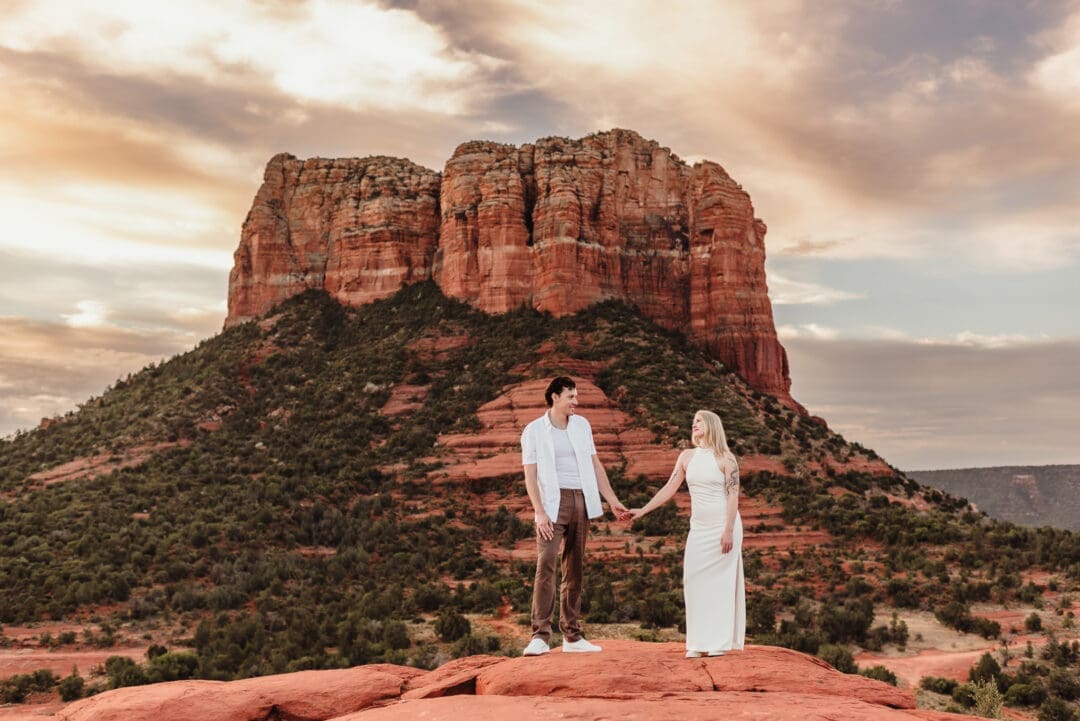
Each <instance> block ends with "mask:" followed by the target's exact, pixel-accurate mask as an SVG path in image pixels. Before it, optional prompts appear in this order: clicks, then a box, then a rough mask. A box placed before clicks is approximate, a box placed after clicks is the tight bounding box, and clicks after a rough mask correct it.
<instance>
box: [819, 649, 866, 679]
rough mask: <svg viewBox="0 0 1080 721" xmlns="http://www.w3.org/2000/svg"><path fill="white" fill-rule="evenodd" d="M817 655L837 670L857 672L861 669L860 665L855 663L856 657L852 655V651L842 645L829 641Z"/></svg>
mask: <svg viewBox="0 0 1080 721" xmlns="http://www.w3.org/2000/svg"><path fill="white" fill-rule="evenodd" d="M817 656H818V658H820V659H821V660H822V661H824V662H825V663H827V664H829V665H830V666H832V667H833V668H835V669H836V670H837V671H842V672H843V673H856V672H858V670H859V667H858V666H856V665H855V657H854V656H852V655H851V651H848V650H847V649H846V648H843V647H842V646H837V645H835V644H831V643H827V644H825V645H823V646H822V647H821V648H819V649H818V652H817Z"/></svg>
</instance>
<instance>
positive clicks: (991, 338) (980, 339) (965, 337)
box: [919, 330, 1046, 348]
mask: <svg viewBox="0 0 1080 721" xmlns="http://www.w3.org/2000/svg"><path fill="white" fill-rule="evenodd" d="M1040 342H1043V343H1045V342H1046V339H1045V338H1043V339H1040V340H1035V339H1032V338H1028V337H1027V336H1026V335H1021V334H1019V333H996V334H991V335H986V334H983V333H974V332H972V331H969V330H965V331H961V332H959V333H957V334H955V335H954V336H952V337H951V338H947V339H940V338H924V339H922V340H920V341H919V343H921V344H922V345H939V346H959V347H965V348H1010V347H1015V346H1022V345H1030V344H1032V343H1040Z"/></svg>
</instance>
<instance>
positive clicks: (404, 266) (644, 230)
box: [225, 130, 802, 410]
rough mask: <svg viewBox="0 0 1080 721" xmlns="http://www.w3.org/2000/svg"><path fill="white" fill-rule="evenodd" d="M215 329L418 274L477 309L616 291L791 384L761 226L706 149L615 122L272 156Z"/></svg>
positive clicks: (548, 303)
mask: <svg viewBox="0 0 1080 721" xmlns="http://www.w3.org/2000/svg"><path fill="white" fill-rule="evenodd" d="M234 257H235V264H234V266H233V270H232V273H231V274H230V276H229V314H228V317H227V318H226V321H225V325H226V326H232V325H235V324H237V323H240V322H243V321H246V320H250V319H252V318H255V317H258V316H260V315H262V314H264V313H266V312H267V311H268V310H270V308H271V307H273V306H274V305H275V304H276V303H279V302H281V301H282V300H285V299H286V298H288V297H290V296H292V295H295V294H296V293H299V292H302V291H304V290H306V289H308V288H321V289H324V290H326V291H328V292H329V293H330V294H331V295H332V296H333V297H335V298H337V299H338V300H339V301H340V302H342V303H344V304H346V305H352V306H356V305H362V304H364V303H367V302H370V301H372V300H376V299H378V298H382V297H385V296H387V295H390V294H392V293H393V292H394V291H396V290H397V289H398V288H400V287H401V286H402V285H403V284H406V283H410V282H414V281H418V280H424V279H427V278H429V277H430V278H433V279H434V280H435V282H436V283H437V284H438V285H439V287H440V288H442V290H443V292H444V293H446V295H448V296H450V297H453V298H460V299H462V300H465V301H467V302H468V303H470V304H472V305H473V306H475V307H476V308H478V309H480V310H483V311H485V312H488V313H503V312H506V311H508V310H511V309H513V308H516V307H518V306H520V305H522V304H524V305H527V306H531V307H533V308H536V309H538V310H543V311H549V312H551V313H552V314H554V315H557V316H561V315H566V314H571V313H575V312H577V311H580V310H582V309H584V308H587V307H588V306H590V305H592V304H593V303H597V302H599V301H602V300H606V299H617V300H621V301H625V302H626V303H628V304H630V305H634V306H637V307H638V308H639V309H640V310H641V312H642V313H643V314H644V315H645V316H647V317H648V318H651V319H652V320H654V321H656V322H657V323H659V324H660V325H662V326H664V327H665V328H668V329H671V330H677V331H680V332H683V333H686V334H687V336H689V337H690V338H691V339H692V340H694V341H696V342H697V343H699V344H700V345H702V346H703V347H705V348H706V349H707V350H708V351H709V352H710V353H711V354H712V355H713V356H714V357H715V358H717V359H719V360H720V361H722V362H723V363H725V364H726V365H727V366H728V367H730V368H732V369H733V370H734V371H735V372H737V373H738V374H739V375H740V376H742V377H743V378H744V379H745V380H746V381H747V382H748V383H750V385H752V386H753V387H755V388H757V389H758V390H761V391H764V392H766V393H769V394H771V395H774V396H776V397H778V398H779V399H781V400H782V401H784V402H785V403H787V404H789V405H791V406H792V407H795V408H798V409H799V410H802V409H801V407H800V406H798V404H797V403H795V402H794V401H793V400H792V398H791V395H790V388H791V379H790V375H789V372H788V363H787V355H786V353H785V352H784V348H783V347H782V346H781V345H780V342H779V340H778V339H777V337H776V329H775V326H774V323H773V315H772V305H771V303H770V302H769V296H768V289H767V287H766V283H765V224H764V223H763V222H762V221H761V220H759V219H757V218H755V217H754V207H753V205H752V203H751V202H750V196H749V195H748V194H747V193H746V191H744V190H743V189H742V187H741V186H740V185H739V184H738V183H736V182H735V181H734V180H732V178H731V176H729V175H728V174H727V173H726V172H725V171H724V169H723V168H722V167H720V166H719V165H717V164H716V163H713V162H708V161H706V162H700V163H695V164H694V165H693V166H690V165H688V164H686V163H685V162H683V161H682V160H680V159H679V158H678V157H677V156H675V155H674V154H672V152H671V151H670V150H669V149H667V148H664V147H662V146H660V145H659V144H658V143H656V142H655V141H651V140H646V139H645V138H642V137H641V136H640V135H638V134H637V133H635V132H633V131H630V130H612V131H609V132H604V133H596V134H594V135H589V136H587V137H584V138H581V139H578V140H570V139H568V138H543V139H540V140H538V141H536V143H533V144H526V145H523V146H521V147H520V148H519V147H515V146H512V145H503V144H499V143H493V142H484V141H471V142H467V143H463V144H462V145H460V146H459V147H458V148H457V149H456V150H455V151H454V154H453V156H452V157H451V158H450V160H449V161H447V163H446V167H445V169H444V171H443V173H442V174H439V173H437V172H435V171H433V170H427V169H425V168H422V167H420V166H418V165H415V164H413V163H412V162H410V161H408V160H404V159H399V158H387V157H370V158H363V159H324V158H312V159H309V160H298V159H296V158H294V157H293V156H291V155H277V156H275V157H274V158H272V159H271V160H270V163H269V164H268V165H267V167H266V173H265V176H264V182H263V185H262V187H261V188H260V189H259V192H258V194H257V195H256V196H255V200H254V203H253V205H252V208H251V211H250V212H249V213H248V217H247V219H246V220H245V221H244V226H243V230H242V233H241V238H240V246H239V247H238V248H237V250H236V253H235V256H234Z"/></svg>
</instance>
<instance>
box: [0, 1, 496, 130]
mask: <svg viewBox="0 0 1080 721" xmlns="http://www.w3.org/2000/svg"><path fill="white" fill-rule="evenodd" d="M277 7H278V11H277V12H265V11H264V9H265V8H264V6H263V5H262V4H260V3H255V2H235V3H218V2H212V1H211V0H193V1H192V2H189V3H187V4H185V5H184V7H183V8H179V7H176V6H170V5H159V4H155V3H142V2H137V1H135V0H114V1H113V2H111V3H109V4H107V5H102V4H94V5H80V6H72V5H71V4H70V3H65V2H63V1H62V0H39V1H38V2H34V3H28V4H26V5H23V6H20V7H17V8H16V10H15V11H14V12H12V13H9V14H8V17H7V18H5V22H4V23H3V29H2V30H0V44H2V45H4V46H6V47H9V48H12V49H15V50H23V51H26V50H48V51H52V52H59V53H64V54H66V55H70V56H75V57H77V58H79V59H80V60H81V61H82V62H84V63H86V64H88V65H93V66H94V67H96V68H98V69H99V70H100V71H102V72H105V73H116V74H119V73H132V72H135V73H136V74H139V75H145V76H149V77H152V76H155V75H164V76H188V77H199V78H204V79H207V80H208V81H209V82H211V83H212V84H214V85H217V86H224V87H230V88H234V89H235V88H242V87H245V86H256V87H260V86H261V87H268V88H274V89H275V90H276V91H278V92H280V93H282V94H285V95H288V96H290V97H294V98H297V99H300V100H303V101H306V102H311V103H316V104H328V105H343V106H346V107H351V108H354V109H359V108H379V109H383V110H391V111H401V110H410V109H415V110H423V111H436V112H440V113H447V114H451V115H453V114H460V113H462V112H465V110H466V109H467V108H468V105H469V97H470V92H471V91H470V86H471V85H472V84H474V83H475V82H476V81H477V79H478V76H480V75H482V74H483V73H485V72H488V71H491V70H494V69H496V68H497V67H498V62H497V61H496V60H494V59H492V58H489V57H486V56H484V55H481V54H478V53H470V52H463V51H460V50H457V49H455V48H454V47H453V46H452V45H451V44H450V42H449V41H448V39H447V38H445V37H444V36H443V35H442V34H441V33H440V32H439V31H438V30H437V29H436V28H433V27H431V26H429V25H427V24H425V23H424V22H423V21H421V20H420V19H419V18H418V17H417V16H416V15H415V14H414V13H410V12H405V11H400V10H395V9H383V8H378V7H375V6H372V5H367V4H358V3H351V2H341V1H338V2H335V1H333V0H312V2H308V3H304V4H301V5H292V6H288V5H279V6H277Z"/></svg>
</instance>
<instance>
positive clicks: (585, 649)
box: [562, 638, 604, 653]
mask: <svg viewBox="0 0 1080 721" xmlns="http://www.w3.org/2000/svg"><path fill="white" fill-rule="evenodd" d="M562 650H563V653H596V652H597V651H603V650H604V649H602V648H600V647H599V646H597V645H596V644H595V643H589V642H588V641H586V640H585V639H583V638H579V639H578V640H577V641H563V642H562Z"/></svg>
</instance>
